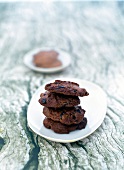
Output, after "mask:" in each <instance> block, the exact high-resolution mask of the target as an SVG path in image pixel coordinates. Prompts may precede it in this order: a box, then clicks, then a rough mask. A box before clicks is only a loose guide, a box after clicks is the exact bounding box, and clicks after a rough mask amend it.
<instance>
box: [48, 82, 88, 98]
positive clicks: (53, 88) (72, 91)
mask: <svg viewBox="0 0 124 170" xmlns="http://www.w3.org/2000/svg"><path fill="white" fill-rule="evenodd" d="M45 90H48V91H50V92H54V93H61V94H64V95H70V96H81V97H83V96H88V95H89V93H88V92H87V91H86V89H84V88H80V87H79V84H77V83H74V82H70V81H61V80H55V82H54V83H49V84H47V85H46V86H45Z"/></svg>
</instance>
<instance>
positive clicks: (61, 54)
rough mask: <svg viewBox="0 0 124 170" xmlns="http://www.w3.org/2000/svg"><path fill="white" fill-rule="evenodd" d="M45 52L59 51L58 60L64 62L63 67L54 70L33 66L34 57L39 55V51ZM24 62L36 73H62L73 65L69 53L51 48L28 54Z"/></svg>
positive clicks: (36, 50) (35, 50)
mask: <svg viewBox="0 0 124 170" xmlns="http://www.w3.org/2000/svg"><path fill="white" fill-rule="evenodd" d="M43 50H55V51H57V52H58V53H59V56H58V59H59V60H60V61H61V62H62V66H59V67H54V68H42V67H37V66H35V65H34V64H33V55H34V54H36V53H38V52H39V51H43ZM23 62H24V64H25V65H26V66H27V67H28V68H30V69H32V70H34V71H37V72H42V73H53V72H58V71H61V70H63V69H65V68H66V67H67V66H69V65H70V63H71V57H70V55H69V54H68V53H67V52H65V51H63V50H60V49H57V48H52V47H51V48H49V47H43V48H37V49H34V50H32V51H30V52H28V53H27V54H25V56H24V60H23Z"/></svg>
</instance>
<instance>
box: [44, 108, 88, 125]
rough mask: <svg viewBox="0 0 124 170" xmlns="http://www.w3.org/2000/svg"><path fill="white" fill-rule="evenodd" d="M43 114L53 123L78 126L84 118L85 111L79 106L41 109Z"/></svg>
mask: <svg viewBox="0 0 124 170" xmlns="http://www.w3.org/2000/svg"><path fill="white" fill-rule="evenodd" d="M43 114H44V115H45V116H46V117H47V118H50V119H52V120H54V121H58V122H61V123H63V124H66V125H71V124H79V123H80V122H81V121H82V120H83V117H84V114H85V110H84V109H82V108H81V106H75V107H72V108H61V109H55V108H47V107H44V108H43Z"/></svg>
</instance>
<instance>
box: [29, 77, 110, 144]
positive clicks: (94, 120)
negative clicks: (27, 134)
mask: <svg viewBox="0 0 124 170" xmlns="http://www.w3.org/2000/svg"><path fill="white" fill-rule="evenodd" d="M58 79H59V80H65V81H73V82H76V83H78V84H79V85H80V87H82V88H86V90H87V91H88V92H89V96H86V97H80V100H81V106H82V108H83V109H85V110H86V113H85V117H87V120H88V123H87V126H86V128H85V129H82V130H75V131H73V132H70V133H69V134H57V133H55V132H54V131H52V130H51V129H47V128H45V127H44V125H43V120H44V118H45V116H44V115H43V113H42V110H43V106H42V105H40V104H39V102H38V99H39V97H40V93H43V92H44V91H45V90H44V87H45V84H44V85H42V86H41V87H40V88H39V89H38V90H37V91H36V93H35V94H34V95H33V97H32V99H31V101H30V104H29V107H28V112H27V121H28V125H29V127H30V128H31V129H32V130H33V131H34V132H35V133H37V134H38V135H40V136H42V137H44V138H46V139H49V140H52V141H55V142H63V143H68V142H75V141H78V140H80V139H83V138H85V137H87V136H88V135H90V134H91V133H93V132H94V131H95V130H96V129H97V128H98V127H99V126H100V125H101V123H102V122H103V120H104V117H105V115H106V109H107V100H106V94H105V92H104V91H103V90H102V89H101V88H100V87H99V86H98V85H96V84H94V83H91V82H89V81H85V80H81V79H73V78H56V79H54V80H58ZM54 80H51V81H49V82H47V83H50V82H54ZM47 83H46V84H47Z"/></svg>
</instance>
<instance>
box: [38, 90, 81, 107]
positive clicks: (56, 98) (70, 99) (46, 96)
mask: <svg viewBox="0 0 124 170" xmlns="http://www.w3.org/2000/svg"><path fill="white" fill-rule="evenodd" d="M39 103H40V104H41V105H43V106H46V107H54V108H60V107H73V106H77V105H78V104H80V100H79V98H78V97H77V96H66V95H63V94H57V93H50V92H48V91H46V92H45V93H41V95H40V99H39Z"/></svg>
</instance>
